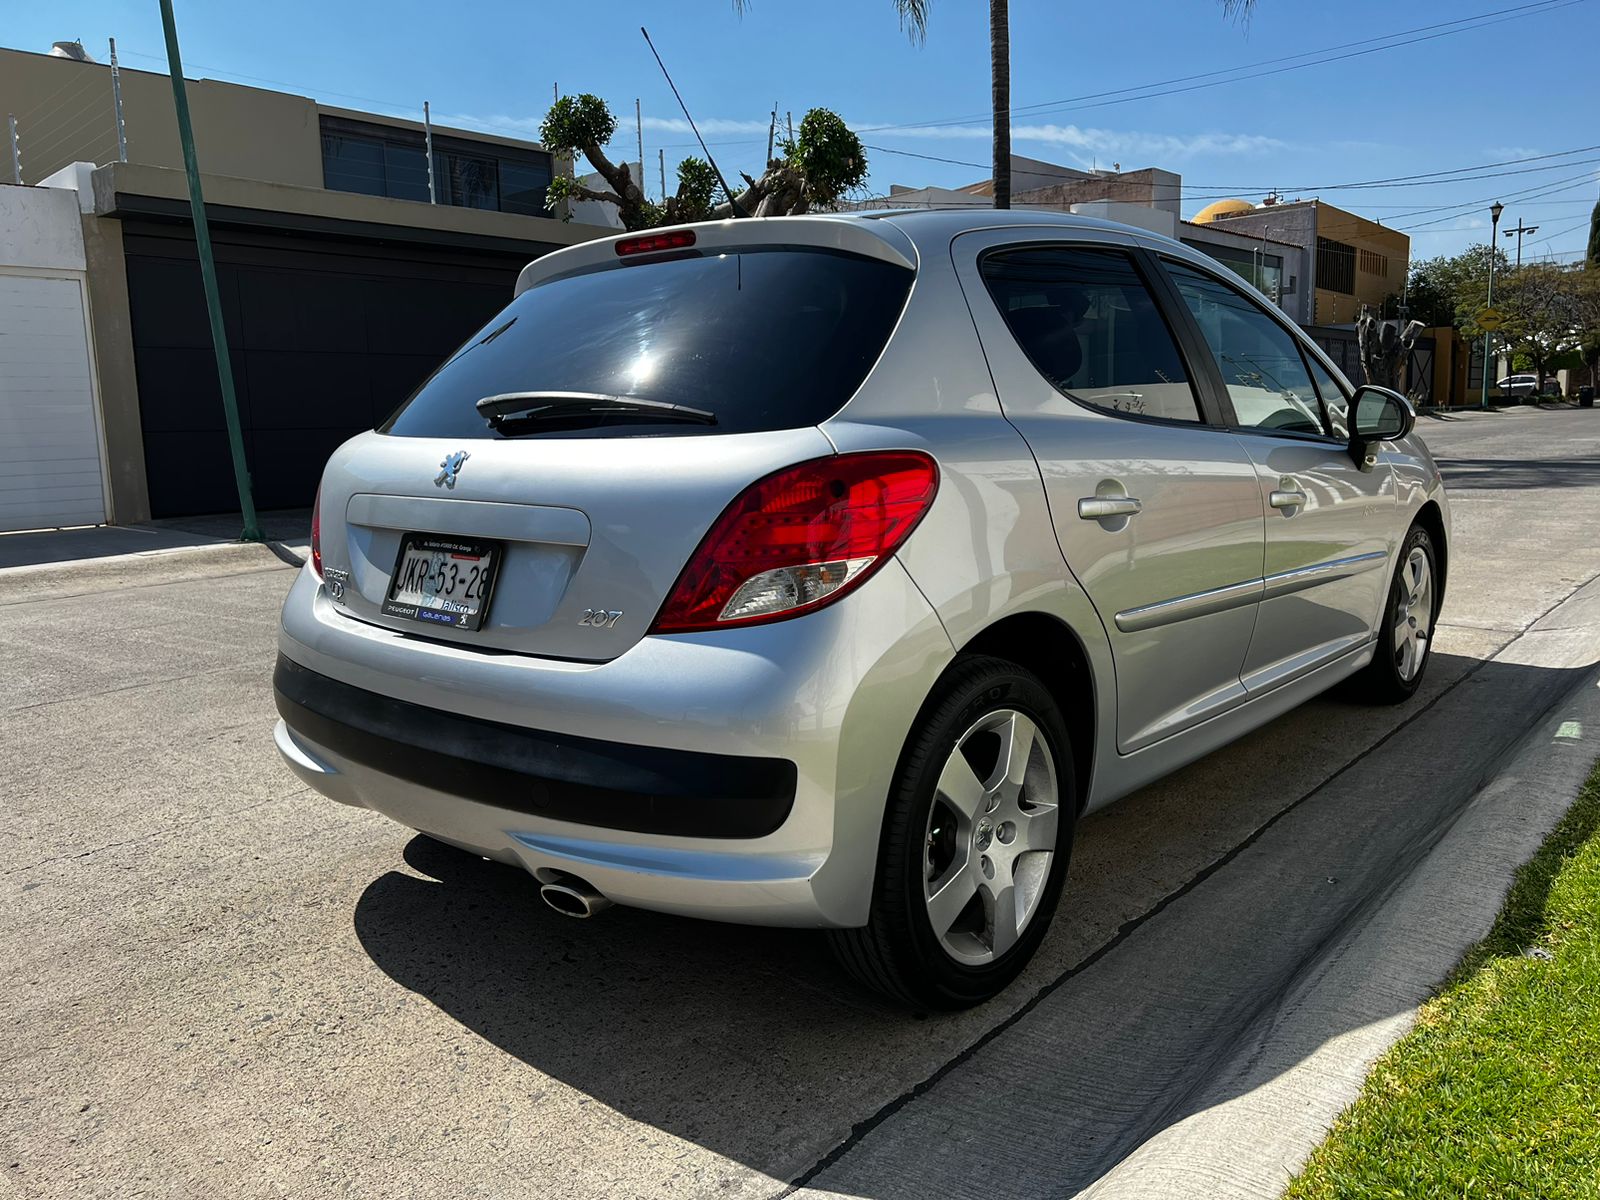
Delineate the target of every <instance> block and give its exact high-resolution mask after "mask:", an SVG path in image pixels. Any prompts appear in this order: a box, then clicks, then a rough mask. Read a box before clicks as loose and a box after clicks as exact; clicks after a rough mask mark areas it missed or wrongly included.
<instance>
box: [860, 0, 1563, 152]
mask: <svg viewBox="0 0 1600 1200" xmlns="http://www.w3.org/2000/svg"><path fill="white" fill-rule="evenodd" d="M1584 2H1585V0H1537V2H1536V3H1531V4H1520V5H1516V6H1513V7H1511V8H1501V9H1494V10H1492V11H1490V12H1486V13H1478V14H1476V15H1474V16H1470V17H1459V18H1457V19H1455V20H1453V21H1441V22H1436V23H1434V24H1431V25H1420V26H1418V27H1416V28H1415V29H1407V30H1400V31H1398V32H1395V33H1391V34H1384V35H1381V36H1379V37H1373V38H1366V39H1363V40H1361V41H1356V42H1344V43H1342V44H1340V45H1336V46H1327V47H1323V48H1322V49H1320V50H1308V51H1304V52H1302V53H1300V54H1290V55H1284V56H1282V57H1280V58H1269V59H1265V60H1262V61H1260V62H1255V63H1244V64H1241V65H1239V66H1236V67H1228V68H1223V69H1221V70H1217V71H1207V72H1204V73H1202V74H1199V75H1184V76H1178V77H1176V78H1173V79H1163V80H1157V81H1155V82H1152V83H1147V84H1140V85H1136V86H1134V87H1128V88H1119V89H1116V90H1115V91H1110V92H1091V93H1087V94H1085V95H1082V96H1072V97H1068V98H1066V99H1063V100H1047V101H1042V102H1040V103H1037V104H1030V105H1024V106H1021V107H1019V108H1014V109H1012V110H1011V112H1012V115H1013V116H1035V117H1037V116H1040V115H1042V114H1044V113H1046V112H1068V111H1073V110H1074V109H1075V108H1078V109H1088V108H1103V107H1106V106H1109V105H1113V104H1127V103H1130V102H1132V101H1134V100H1150V99H1154V98H1156V97H1158V96H1170V95H1175V94H1177V93H1180V92H1192V91H1199V90H1202V89H1205V88H1212V87H1221V86H1222V85H1224V84H1228V83H1242V82H1246V81H1248V80H1254V79H1261V78H1265V77H1266V76H1269V75H1281V74H1284V73H1285V72H1288V71H1299V70H1304V69H1305V68H1307V67H1314V66H1322V65H1325V64H1327V63H1330V62H1341V61H1344V60H1345V59H1350V58H1358V57H1361V56H1363V55H1367V54H1377V53H1379V52H1381V51H1384V50H1397V49H1401V48H1403V47H1406V46H1413V45H1417V44H1420V43H1422V42H1429V41H1434V40H1436V39H1438V38H1443V37H1451V36H1453V35H1455V34H1458V33H1468V32H1471V31H1473V30H1476V29H1484V28H1487V27H1489V26H1492V25H1499V24H1502V23H1504V22H1506V21H1514V20H1521V19H1524V18H1526V17H1530V16H1543V15H1545V14H1546V13H1551V12H1556V11H1558V10H1559V9H1562V8H1568V7H1571V6H1572V5H1574V4H1580V3H1584ZM1457 26H1459V27H1460V28H1455V27H1457ZM1412 35H1425V36H1412ZM1375 42H1383V43H1385V44H1383V45H1373V44H1372V43H1375ZM1360 46H1367V47H1368V48H1367V49H1364V50H1363V49H1351V48H1352V47H1360ZM1340 50H1349V51H1350V52H1349V53H1343V54H1338V53H1333V52H1334V51H1340ZM1313 55H1321V56H1323V57H1311V56H1313ZM1299 58H1310V59H1311V61H1309V62H1302V63H1296V64H1294V65H1291V66H1282V67H1275V69H1273V70H1270V71H1256V72H1255V73H1253V74H1250V75H1239V74H1238V72H1241V71H1252V70H1253V69H1254V68H1256V67H1267V66H1273V65H1274V64H1276V63H1283V62H1292V60H1294V59H1299ZM1220 75H1233V76H1236V77H1235V78H1228V79H1217V78H1213V77H1215V76H1220ZM1208 78H1209V79H1212V82H1209V83H1192V85H1191V86H1188V87H1170V86H1169V85H1173V84H1184V83H1191V81H1193V80H1202V79H1208ZM1158 88H1165V89H1166V90H1164V91H1157V90H1153V89H1158ZM1130 93H1138V94H1130ZM1107 97H1110V98H1107ZM1084 101H1097V103H1083V102H1084ZM991 118H992V114H985V115H982V116H977V115H974V116H970V117H956V118H951V119H948V120H943V121H911V122H905V123H902V124H897V125H877V126H871V127H868V128H866V129H863V130H861V131H860V132H863V133H877V132H884V131H889V130H894V129H928V128H936V127H938V126H941V125H971V124H981V123H982V122H984V121H987V120H990V119H991Z"/></svg>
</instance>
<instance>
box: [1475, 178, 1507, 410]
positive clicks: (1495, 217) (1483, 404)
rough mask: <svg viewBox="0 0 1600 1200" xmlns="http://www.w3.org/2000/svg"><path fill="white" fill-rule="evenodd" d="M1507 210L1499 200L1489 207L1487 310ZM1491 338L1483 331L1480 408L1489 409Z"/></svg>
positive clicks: (1487, 332) (1491, 302) (1491, 293)
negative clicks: (1501, 215)
mask: <svg viewBox="0 0 1600 1200" xmlns="http://www.w3.org/2000/svg"><path fill="white" fill-rule="evenodd" d="M1505 210H1506V206H1505V205H1504V204H1501V203H1500V201H1498V200H1496V201H1495V202H1494V203H1493V204H1491V205H1490V206H1489V295H1488V298H1487V299H1486V300H1484V302H1483V306H1484V307H1485V308H1493V307H1494V256H1495V252H1496V250H1497V248H1498V246H1499V243H1498V242H1496V241H1495V240H1494V239H1495V234H1496V232H1497V231H1498V230H1499V228H1500V214H1501V213H1503V212H1505ZM1489 338H1490V333H1489V331H1488V330H1487V329H1485V330H1484V331H1483V378H1482V379H1481V380H1480V381H1479V382H1480V383H1482V384H1483V393H1482V395H1481V397H1480V398H1479V401H1478V407H1479V408H1488V407H1489Z"/></svg>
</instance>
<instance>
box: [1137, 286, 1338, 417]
mask: <svg viewBox="0 0 1600 1200" xmlns="http://www.w3.org/2000/svg"><path fill="white" fill-rule="evenodd" d="M1167 273H1168V274H1169V275H1171V276H1172V282H1173V283H1174V284H1175V285H1176V286H1177V288H1178V292H1179V294H1180V295H1181V296H1182V297H1183V302H1184V303H1185V304H1186V305H1187V306H1188V308H1189V311H1190V312H1191V313H1193V314H1194V319H1195V322H1196V323H1197V324H1198V325H1199V326H1200V332H1201V334H1202V335H1204V337H1205V339H1206V344H1207V345H1208V346H1210V347H1211V353H1212V354H1213V355H1215V356H1216V360H1217V367H1218V368H1219V369H1220V370H1221V372H1222V382H1223V384H1224V385H1225V386H1226V387H1227V389H1228V396H1229V398H1230V399H1231V400H1232V401H1233V411H1234V416H1235V419H1236V420H1237V421H1238V424H1239V425H1240V426H1242V427H1247V428H1252V429H1266V430H1278V431H1282V432H1285V433H1313V434H1325V433H1327V432H1328V427H1327V426H1326V425H1325V424H1324V422H1323V419H1322V408H1321V405H1320V404H1319V402H1318V397H1317V391H1316V388H1315V386H1314V385H1313V384H1312V382H1311V375H1310V373H1309V372H1308V371H1307V369H1306V362H1305V358H1304V357H1303V356H1302V355H1301V353H1300V346H1299V343H1298V342H1297V341H1296V340H1295V338H1294V335H1293V334H1291V333H1290V332H1289V331H1288V330H1287V329H1285V328H1284V327H1283V326H1282V325H1280V324H1278V322H1277V321H1276V320H1275V319H1274V318H1273V317H1271V316H1269V315H1268V314H1267V312H1266V310H1265V309H1262V308H1259V307H1257V306H1256V304H1255V303H1254V302H1253V301H1252V300H1251V299H1250V298H1249V297H1248V296H1246V295H1245V294H1244V293H1243V292H1241V291H1239V290H1238V289H1237V288H1234V287H1230V286H1229V285H1228V284H1226V283H1223V282H1222V280H1220V279H1217V278H1215V277H1214V276H1211V275H1207V274H1205V273H1204V272H1202V271H1196V270H1194V269H1193V268H1192V267H1189V266H1186V265H1185V264H1183V263H1179V262H1173V261H1171V260H1168V262H1167Z"/></svg>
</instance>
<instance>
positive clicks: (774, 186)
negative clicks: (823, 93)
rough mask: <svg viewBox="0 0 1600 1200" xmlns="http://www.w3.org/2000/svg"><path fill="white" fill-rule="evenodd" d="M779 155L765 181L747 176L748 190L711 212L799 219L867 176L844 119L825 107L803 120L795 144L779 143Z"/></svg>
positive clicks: (764, 175) (863, 154)
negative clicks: (731, 201)
mask: <svg viewBox="0 0 1600 1200" xmlns="http://www.w3.org/2000/svg"><path fill="white" fill-rule="evenodd" d="M778 150H779V152H780V153H779V156H778V157H775V158H773V159H772V160H770V161H769V162H768V163H767V169H766V170H765V171H764V172H762V175H761V178H759V179H752V178H751V177H750V176H749V175H743V176H742V178H743V179H744V181H745V184H746V186H745V189H744V190H743V191H742V192H740V193H739V195H738V196H737V197H736V198H735V199H736V200H737V201H738V203H737V206H735V205H734V204H732V203H729V202H728V201H724V202H723V203H721V204H719V205H717V206H716V207H715V208H714V209H712V212H711V215H712V216H713V217H731V216H737V215H739V213H740V212H742V213H743V214H744V215H746V216H751V217H783V216H797V215H799V214H800V213H805V212H810V211H811V210H812V209H813V208H819V207H825V206H827V205H830V204H833V203H835V202H837V201H838V200H840V199H841V198H843V197H844V196H845V195H847V194H848V193H850V192H852V191H854V190H855V189H857V188H859V187H860V186H861V185H862V183H864V182H865V181H866V178H867V152H866V150H865V149H863V148H862V145H861V139H860V138H858V137H857V136H856V135H855V134H854V133H853V132H851V130H850V127H849V126H848V125H846V124H845V123H844V121H843V119H842V118H841V117H840V116H839V115H838V114H837V113H835V112H831V111H829V110H828V109H826V108H813V109H812V110H811V111H810V112H808V113H806V115H805V116H804V117H802V118H800V127H799V128H798V129H796V130H795V135H794V140H793V141H790V140H789V139H787V138H785V139H784V140H783V141H781V142H779V143H778Z"/></svg>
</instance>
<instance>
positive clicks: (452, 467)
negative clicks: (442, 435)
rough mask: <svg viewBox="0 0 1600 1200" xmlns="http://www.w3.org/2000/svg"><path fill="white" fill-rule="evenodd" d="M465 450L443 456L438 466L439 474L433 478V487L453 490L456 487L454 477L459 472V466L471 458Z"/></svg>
mask: <svg viewBox="0 0 1600 1200" xmlns="http://www.w3.org/2000/svg"><path fill="white" fill-rule="evenodd" d="M471 457H472V455H470V454H468V453H467V452H466V451H465V450H457V451H456V452H455V453H454V454H447V455H445V459H444V461H443V462H442V463H440V464H439V473H438V474H437V475H435V476H434V477H433V485H434V486H435V487H444V488H453V487H455V486H456V475H457V474H458V473H459V472H460V470H461V464H462V463H464V462H466V461H467V459H469V458H471Z"/></svg>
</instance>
